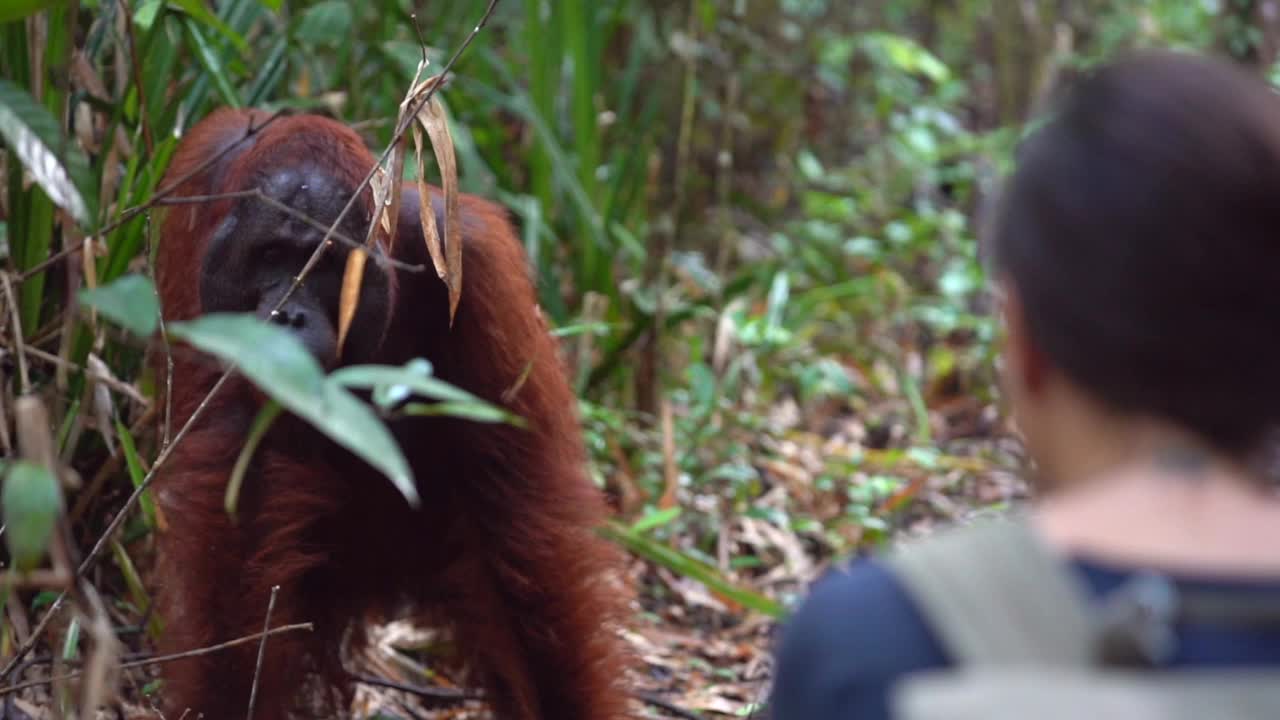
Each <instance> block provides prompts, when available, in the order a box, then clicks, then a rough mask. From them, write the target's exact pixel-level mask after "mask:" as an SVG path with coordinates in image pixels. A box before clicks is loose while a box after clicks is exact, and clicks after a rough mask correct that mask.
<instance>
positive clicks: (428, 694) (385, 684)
mask: <svg viewBox="0 0 1280 720" xmlns="http://www.w3.org/2000/svg"><path fill="white" fill-rule="evenodd" d="M349 674H350V675H351V678H352V679H353V680H355V681H356V682H358V683H361V684H362V685H371V686H373V687H381V688H387V689H388V690H399V691H400V692H407V693H409V694H410V695H416V696H418V697H420V698H427V699H429V700H437V701H444V702H465V701H467V700H480V699H482V698H483V697H484V694H483V693H481V692H479V691H476V690H466V689H460V688H447V687H434V686H427V685H411V684H409V683H402V682H396V681H395V680H387V679H385V678H380V677H374V676H372V675H357V674H355V673H349Z"/></svg>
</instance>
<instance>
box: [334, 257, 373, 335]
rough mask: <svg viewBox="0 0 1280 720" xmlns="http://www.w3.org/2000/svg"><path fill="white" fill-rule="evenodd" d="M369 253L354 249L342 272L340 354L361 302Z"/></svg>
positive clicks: (339, 302) (339, 304) (339, 308)
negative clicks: (361, 290) (361, 288)
mask: <svg viewBox="0 0 1280 720" xmlns="http://www.w3.org/2000/svg"><path fill="white" fill-rule="evenodd" d="M368 258H369V253H367V252H365V250H364V248H352V249H351V252H350V253H348V254H347V266H346V269H345V270H343V272H342V292H341V294H340V295H339V297H338V354H339V356H341V354H342V348H343V347H345V346H346V344H347V332H348V331H349V330H350V329H351V321H352V320H353V319H355V316H356V307H357V306H358V304H359V302H360V286H361V285H362V284H363V281H364V266H365V261H366V260H368Z"/></svg>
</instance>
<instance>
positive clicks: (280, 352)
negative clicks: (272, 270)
mask: <svg viewBox="0 0 1280 720" xmlns="http://www.w3.org/2000/svg"><path fill="white" fill-rule="evenodd" d="M169 331H170V334H172V335H173V336H174V337H177V338H178V339H180V340H184V341H186V342H188V343H190V344H192V345H194V346H195V347H197V348H199V349H200V350H203V351H204V352H207V353H210V354H212V355H216V356H218V357H220V358H222V359H223V360H225V361H227V362H229V363H231V364H232V365H234V366H235V367H236V369H237V370H239V371H240V372H241V373H243V374H244V375H245V377H247V378H248V379H249V381H250V382H252V383H254V384H255V385H257V386H258V387H259V388H261V389H262V391H263V392H265V393H267V394H268V395H270V396H271V397H272V398H274V399H275V400H276V401H277V402H279V403H280V404H281V405H283V406H284V407H285V409H287V410H289V411H290V412H292V413H294V414H295V415H297V416H298V417H299V418H301V419H303V420H305V421H306V422H308V423H310V424H311V425H312V426H314V427H315V428H316V429H317V430H319V431H320V432H322V433H324V434H325V435H326V436H328V437H329V438H331V439H332V440H333V441H334V442H336V443H338V444H339V445H342V446H343V447H345V448H347V449H348V450H350V451H351V452H353V453H355V454H356V455H357V456H358V457H360V458H361V459H363V460H364V461H365V462H367V463H369V464H370V465H371V466H373V467H374V468H376V469H377V470H379V471H380V472H382V473H383V474H385V475H386V476H387V477H388V478H389V479H390V480H391V482H392V483H393V484H394V485H395V486H396V488H397V489H398V490H399V491H400V492H401V494H403V495H404V496H405V498H406V499H407V500H408V501H409V502H410V504H412V505H414V506H415V507H416V506H417V504H418V502H419V499H418V492H417V488H416V487H415V486H414V482H413V473H412V471H411V470H410V468H409V464H408V462H407V461H406V460H405V459H404V455H403V454H402V453H401V452H400V447H399V446H398V445H397V444H396V441H395V439H394V438H393V437H392V436H391V433H390V432H389V431H388V430H387V428H386V426H385V425H383V423H382V421H381V420H380V419H379V418H378V416H377V415H375V414H374V413H373V411H372V410H371V409H370V408H369V406H368V405H366V404H364V403H363V402H361V401H360V400H359V399H358V398H356V397H355V396H354V395H352V394H351V393H350V392H348V391H347V390H346V389H345V388H343V387H342V385H340V384H339V383H336V382H326V381H325V377H324V372H323V370H322V369H321V367H320V364H319V363H318V362H316V359H315V358H314V357H313V356H312V355H311V353H309V352H307V350H306V348H305V347H303V345H302V343H301V342H299V341H298V339H297V338H296V337H294V336H293V335H292V334H291V333H289V332H288V331H287V330H284V329H282V328H279V327H277V326H275V325H271V324H268V323H266V322H263V321H262V320H259V319H258V318H256V317H254V316H252V315H244V314H224V313H214V314H210V315H204V316H202V317H199V318H197V319H195V320H192V321H190V322H184V323H175V324H173V325H171V326H170V329H169Z"/></svg>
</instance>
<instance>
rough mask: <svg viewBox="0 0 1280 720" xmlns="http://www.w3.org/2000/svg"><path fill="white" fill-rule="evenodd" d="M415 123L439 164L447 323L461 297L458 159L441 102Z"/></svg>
mask: <svg viewBox="0 0 1280 720" xmlns="http://www.w3.org/2000/svg"><path fill="white" fill-rule="evenodd" d="M438 78H439V76H435V77H432V78H428V79H427V80H425V81H423V86H424V87H428V88H429V87H430V85H429V83H434V82H437V81H438V80H437V79H438ZM418 122H419V123H421V124H422V128H423V129H424V130H426V131H427V136H428V137H430V138H431V147H432V149H433V150H435V155H436V163H437V164H438V165H439V166H440V184H441V185H442V186H443V188H444V250H445V268H446V270H445V276H444V281H445V285H446V286H447V287H448V288H449V324H450V325H452V324H453V318H454V316H455V315H456V314H457V311H458V301H459V300H461V298H462V228H461V227H460V226H459V224H458V159H457V156H456V155H455V154H454V147H453V135H452V134H451V133H450V132H449V121H448V118H447V117H446V116H445V111H444V105H443V104H442V103H441V102H440V100H439V97H438V96H437V95H432V96H431V99H430V100H428V101H427V103H426V104H425V105H423V106H422V108H421V109H420V110H418ZM418 189H419V192H421V193H423V194H425V193H426V192H427V187H426V181H425V180H424V179H423V178H422V177H421V176H419V178H418Z"/></svg>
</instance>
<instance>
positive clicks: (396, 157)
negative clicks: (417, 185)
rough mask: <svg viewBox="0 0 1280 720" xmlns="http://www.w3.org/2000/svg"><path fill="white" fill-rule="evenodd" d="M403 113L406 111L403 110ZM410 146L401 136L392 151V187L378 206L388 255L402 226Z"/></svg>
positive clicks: (397, 124)
mask: <svg viewBox="0 0 1280 720" xmlns="http://www.w3.org/2000/svg"><path fill="white" fill-rule="evenodd" d="M401 112H402V113H403V112H404V109H403V108H401ZM401 122H403V120H402V119H401V120H397V122H396V126H397V127H399V125H400V123H401ZM408 145H409V139H408V138H406V137H404V136H403V135H401V136H400V142H398V143H396V148H395V150H392V151H391V186H390V187H388V188H387V194H385V195H383V200H382V202H381V203H379V204H378V206H377V209H376V210H375V212H377V213H379V214H380V215H381V217H382V229H383V231H384V232H386V234H387V242H386V248H387V255H388V256H391V255H394V254H395V247H396V230H397V229H398V228H399V225H400V191H401V189H402V188H403V187H404V153H405V149H406V148H407V147H408Z"/></svg>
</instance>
